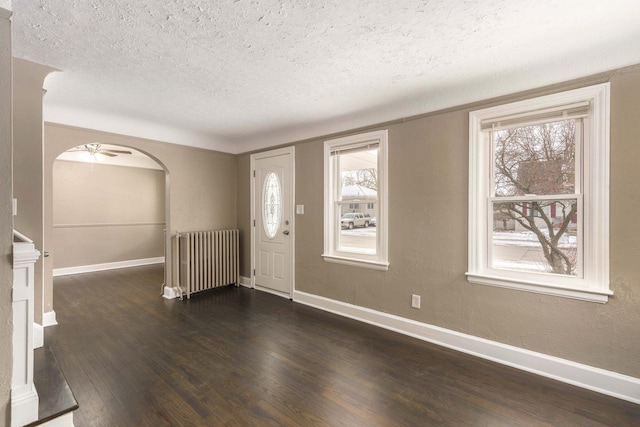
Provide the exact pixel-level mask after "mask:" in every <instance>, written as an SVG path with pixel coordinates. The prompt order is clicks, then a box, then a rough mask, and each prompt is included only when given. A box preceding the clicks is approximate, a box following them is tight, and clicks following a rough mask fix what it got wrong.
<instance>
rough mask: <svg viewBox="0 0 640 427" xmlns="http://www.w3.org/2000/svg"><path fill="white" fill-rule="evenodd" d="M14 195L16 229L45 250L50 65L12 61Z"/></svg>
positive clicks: (39, 274)
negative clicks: (45, 115) (45, 104)
mask: <svg viewBox="0 0 640 427" xmlns="http://www.w3.org/2000/svg"><path fill="white" fill-rule="evenodd" d="M13 70H14V73H13V80H14V81H13V196H14V197H15V198H16V199H18V215H16V216H15V218H14V226H15V228H16V230H18V231H20V232H21V233H22V234H24V235H26V236H27V237H29V238H30V239H31V240H33V243H34V244H35V247H36V249H37V250H39V251H40V253H44V249H43V247H44V241H43V240H44V230H43V221H44V218H43V202H42V194H43V193H42V192H43V181H42V177H43V170H42V126H43V124H42V96H43V91H42V85H43V82H44V79H45V77H46V76H47V75H48V74H49V73H50V72H52V71H53V68H50V67H46V66H44V65H40V64H36V63H34V62H29V61H25V60H23V59H18V58H14V60H13ZM43 263H44V261H43V257H42V256H41V257H40V258H38V261H36V264H35V268H34V283H33V285H34V290H35V295H34V306H35V312H34V321H35V322H36V323H38V324H42V313H43V311H42V307H43V287H42V283H43Z"/></svg>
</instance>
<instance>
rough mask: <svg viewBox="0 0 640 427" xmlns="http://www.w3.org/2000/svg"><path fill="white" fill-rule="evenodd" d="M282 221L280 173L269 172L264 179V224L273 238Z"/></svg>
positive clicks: (265, 229) (267, 233) (267, 232)
mask: <svg viewBox="0 0 640 427" xmlns="http://www.w3.org/2000/svg"><path fill="white" fill-rule="evenodd" d="M281 221H282V191H280V180H279V179H278V175H276V174H275V173H273V172H269V173H268V174H267V177H266V178H265V180H264V188H263V189H262V225H263V226H264V232H265V233H266V235H267V236H268V237H269V238H270V239H272V238H273V237H274V236H275V235H276V233H277V232H278V229H279V228H280V222H281Z"/></svg>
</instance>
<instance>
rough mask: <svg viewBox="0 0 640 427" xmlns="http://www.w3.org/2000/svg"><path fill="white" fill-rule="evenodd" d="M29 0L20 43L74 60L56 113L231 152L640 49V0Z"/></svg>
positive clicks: (415, 109)
mask: <svg viewBox="0 0 640 427" xmlns="http://www.w3.org/2000/svg"><path fill="white" fill-rule="evenodd" d="M13 9H14V16H13V45H14V56H16V57H19V58H24V59H28V60H31V61H34V62H38V63H41V64H44V65H48V66H51V67H54V68H56V69H59V70H61V71H62V72H59V73H54V74H52V75H50V76H49V77H48V79H47V81H46V83H45V87H46V88H47V90H48V93H47V96H46V97H45V118H46V119H47V120H51V121H57V122H61V123H67V124H75V125H80V126H88V127H95V128H101V129H103V130H110V131H116V132H117V131H118V130H120V131H121V133H129V134H137V136H146V137H155V138H156V139H161V140H168V141H170V142H175V143H183V144H186V145H196V146H207V147H210V148H213V149H220V150H224V151H230V152H244V151H248V150H252V149H256V148H261V147H266V146H269V145H276V144H283V143H287V142H291V141H295V140H300V139H304V138H310V137H314V136H320V135H325V134H329V133H333V132H338V131H343V130H348V129H353V128H356V127H360V126H366V125H371V124H375V123H379V122H382V121H386V120H392V119H398V118H402V117H407V116H411V115H416V114H422V113H425V112H428V111H433V110H436V109H440V108H446V107H450V106H453V105H459V104H462V103H466V102H472V101H477V100H481V99H485V98H488V97H492V96H497V95H503V94H506V93H512V92H515V91H519V90H525V89H530V88H533V87H537V86H541V85H546V84H551V83H556V82H559V81H563V80H567V79H571V78H576V77H581V76H584V75H588V74H592V73H596V72H600V71H605V70H608V69H612V68H616V67H621V66H626V65H632V64H636V63H640V25H639V24H638V22H639V19H640V1H637V0H607V1H602V0H597V1H596V0H553V1H552V0H477V1H471V0H469V1H463V0H395V1H394V0H340V1H335V0H324V1H323V0H315V1H313V0H281V1H277V0H218V1H197V0H191V1H187V0H168V1H158V0H137V1H120V0H31V1H28V0H13ZM135 124H137V125H135ZM173 131H175V132H173ZM172 135H175V136H172ZM163 136H164V137H163Z"/></svg>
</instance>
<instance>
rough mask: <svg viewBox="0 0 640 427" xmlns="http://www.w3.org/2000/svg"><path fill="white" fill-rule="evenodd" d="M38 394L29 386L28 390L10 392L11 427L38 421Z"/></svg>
mask: <svg viewBox="0 0 640 427" xmlns="http://www.w3.org/2000/svg"><path fill="white" fill-rule="evenodd" d="M39 403H40V401H39V399H38V392H37V391H36V388H35V387H33V385H31V387H28V389H26V390H24V389H20V390H15V389H13V390H11V427H19V426H24V425H26V424H29V423H30V422H33V421H35V420H37V419H38V405H39Z"/></svg>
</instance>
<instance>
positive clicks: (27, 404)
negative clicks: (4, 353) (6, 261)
mask: <svg viewBox="0 0 640 427" xmlns="http://www.w3.org/2000/svg"><path fill="white" fill-rule="evenodd" d="M39 257H40V252H39V251H38V250H36V248H35V246H34V244H33V242H32V241H31V240H29V239H28V238H26V237H25V236H23V235H21V234H20V233H18V232H15V231H14V243H13V298H12V303H13V374H12V377H11V426H12V427H13V426H16V427H17V426H23V425H25V424H28V423H30V422H32V421H35V420H37V419H38V403H39V402H38V393H37V391H36V388H35V386H34V385H33V300H34V289H33V287H34V266H35V263H36V261H37V260H38V258H39Z"/></svg>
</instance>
